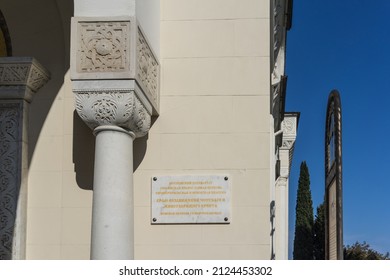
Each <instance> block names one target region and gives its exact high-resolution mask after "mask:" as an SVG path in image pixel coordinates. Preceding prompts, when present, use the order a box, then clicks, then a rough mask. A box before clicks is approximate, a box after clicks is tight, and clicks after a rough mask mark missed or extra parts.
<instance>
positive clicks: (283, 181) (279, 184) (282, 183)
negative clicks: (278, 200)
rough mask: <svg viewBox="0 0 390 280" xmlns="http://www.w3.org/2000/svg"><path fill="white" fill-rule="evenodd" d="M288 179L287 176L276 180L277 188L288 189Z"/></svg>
mask: <svg viewBox="0 0 390 280" xmlns="http://www.w3.org/2000/svg"><path fill="white" fill-rule="evenodd" d="M287 183H288V178H287V177H285V176H282V175H281V176H279V177H278V179H277V180H276V186H277V187H287Z"/></svg>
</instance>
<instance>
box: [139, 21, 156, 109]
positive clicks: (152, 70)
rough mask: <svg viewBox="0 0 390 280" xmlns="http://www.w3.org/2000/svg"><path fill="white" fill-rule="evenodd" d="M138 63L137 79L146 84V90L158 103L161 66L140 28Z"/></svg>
mask: <svg viewBox="0 0 390 280" xmlns="http://www.w3.org/2000/svg"><path fill="white" fill-rule="evenodd" d="M137 64H138V65H137V80H138V81H139V82H141V83H142V84H143V85H144V87H145V90H146V91H148V92H149V93H150V95H151V97H152V98H153V100H154V101H155V102H156V103H157V97H158V94H157V91H158V79H159V77H158V76H159V66H158V62H157V59H156V58H155V57H154V55H153V53H152V51H151V49H150V47H149V45H148V43H147V41H146V39H145V37H144V35H143V34H142V31H141V29H140V28H138V41H137Z"/></svg>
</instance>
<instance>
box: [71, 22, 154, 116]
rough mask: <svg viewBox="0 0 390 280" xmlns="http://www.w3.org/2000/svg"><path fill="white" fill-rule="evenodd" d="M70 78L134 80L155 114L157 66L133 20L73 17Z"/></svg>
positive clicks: (151, 52) (150, 50) (139, 28)
mask: <svg viewBox="0 0 390 280" xmlns="http://www.w3.org/2000/svg"><path fill="white" fill-rule="evenodd" d="M71 78H72V80H73V81H75V80H135V81H136V82H137V84H138V85H139V87H140V89H141V90H142V92H143V94H144V95H145V97H146V98H147V99H148V102H149V103H150V104H151V105H152V108H153V111H152V113H153V114H154V115H158V110H159V108H158V107H159V80H160V66H159V63H158V61H157V58H156V55H155V54H154V53H153V51H152V48H151V46H150V44H149V43H148V40H147V38H146V36H145V35H144V32H143V31H142V28H141V26H140V25H139V23H138V22H137V20H136V18H135V17H76V18H73V19H72V57H71Z"/></svg>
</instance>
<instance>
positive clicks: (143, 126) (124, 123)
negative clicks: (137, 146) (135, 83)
mask: <svg viewBox="0 0 390 280" xmlns="http://www.w3.org/2000/svg"><path fill="white" fill-rule="evenodd" d="M76 111H77V113H78V114H79V116H80V117H81V119H82V120H83V121H84V122H85V123H86V124H87V125H88V126H89V127H90V128H91V129H92V130H93V129H95V128H96V127H98V126H102V125H114V126H119V127H122V128H124V129H127V130H130V131H131V132H133V133H134V134H135V136H136V137H142V136H144V135H146V134H147V133H148V131H149V128H150V124H151V115H150V114H149V112H148V111H147V110H146V108H145V106H144V105H143V104H142V102H141V101H140V100H139V98H138V97H137V95H136V94H135V92H134V91H126V90H104V91H84V92H82V91H80V92H76Z"/></svg>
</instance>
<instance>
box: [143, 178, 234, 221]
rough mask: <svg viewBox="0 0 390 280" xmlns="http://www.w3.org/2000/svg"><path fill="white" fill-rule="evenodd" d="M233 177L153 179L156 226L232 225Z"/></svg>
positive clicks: (153, 208)
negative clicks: (231, 184)
mask: <svg viewBox="0 0 390 280" xmlns="http://www.w3.org/2000/svg"><path fill="white" fill-rule="evenodd" d="M230 197H231V195H230V177H229V176H228V175H210V176H204V175H202V176H194V175H185V176H156V177H153V178H152V204H151V205H152V217H151V223H152V224H197V223H218V224H229V223H230V219H231V217H230Z"/></svg>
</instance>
